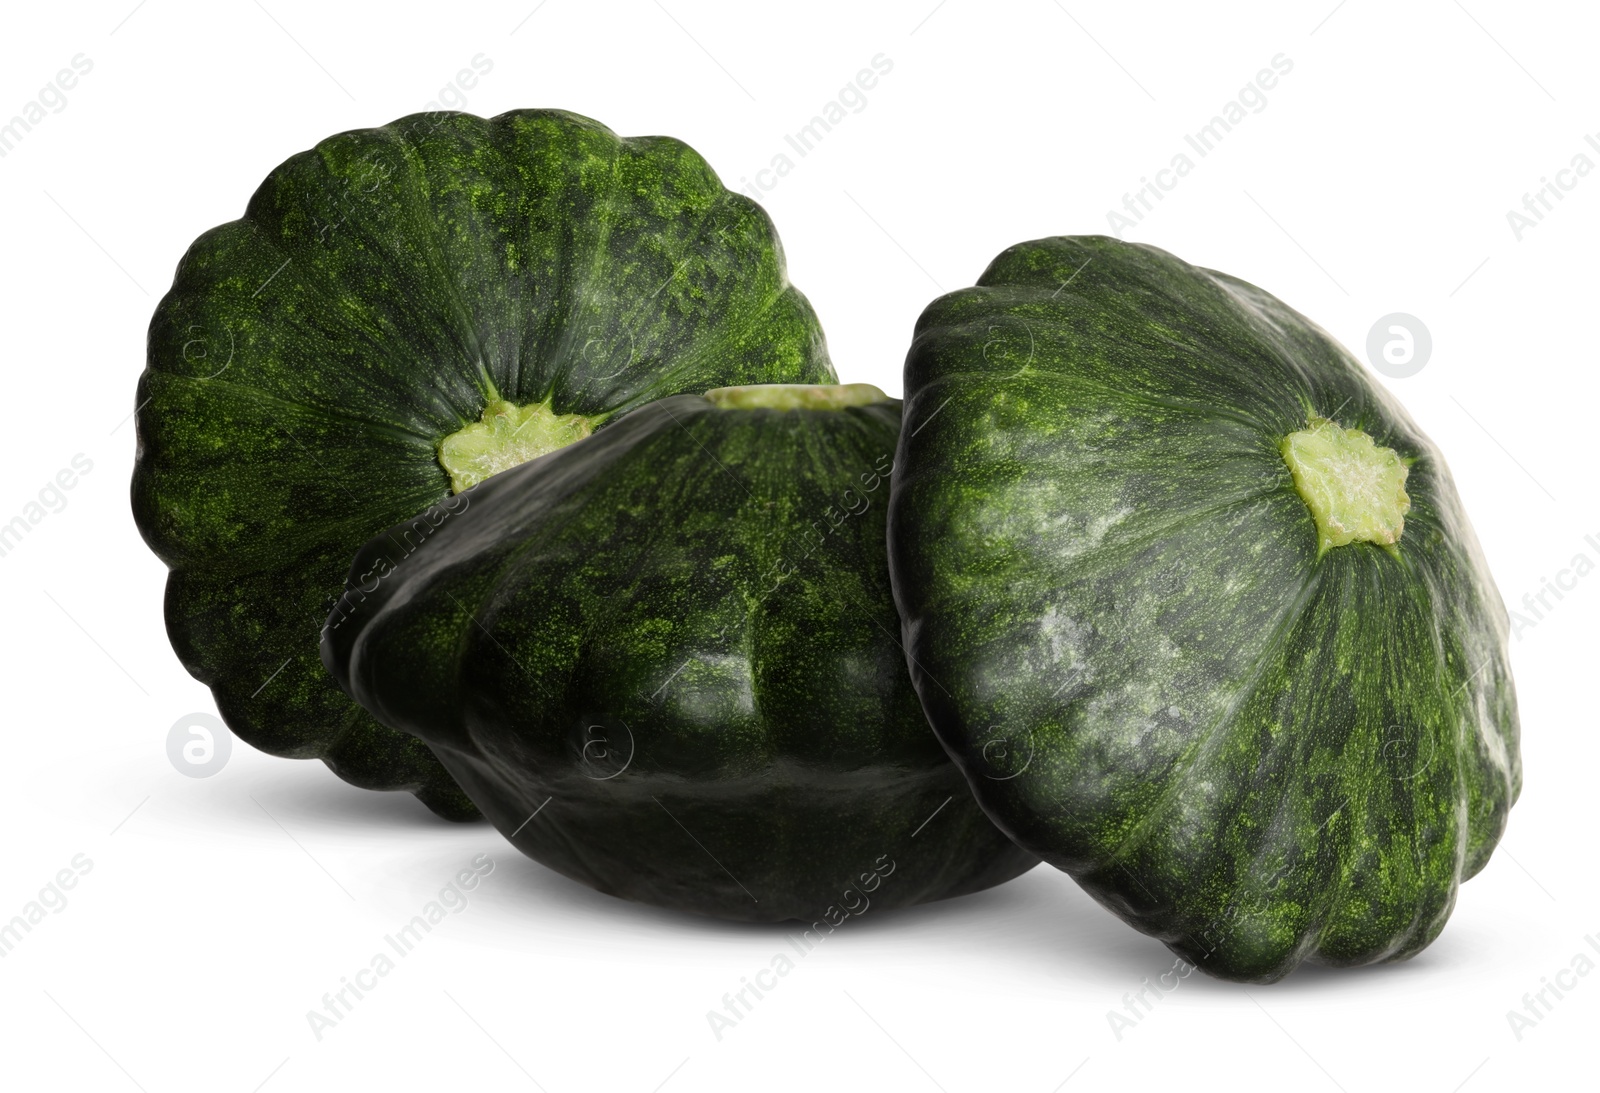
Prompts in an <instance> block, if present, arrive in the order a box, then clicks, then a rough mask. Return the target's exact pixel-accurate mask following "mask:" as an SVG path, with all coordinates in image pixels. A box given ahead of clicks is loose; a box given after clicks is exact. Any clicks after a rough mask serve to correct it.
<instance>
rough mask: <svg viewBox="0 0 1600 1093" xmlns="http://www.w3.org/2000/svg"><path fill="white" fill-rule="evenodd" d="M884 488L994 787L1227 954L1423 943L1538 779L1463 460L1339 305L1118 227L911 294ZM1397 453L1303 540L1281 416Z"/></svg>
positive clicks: (983, 776) (1140, 911) (1062, 849)
mask: <svg viewBox="0 0 1600 1093" xmlns="http://www.w3.org/2000/svg"><path fill="white" fill-rule="evenodd" d="M905 392H906V416H905V428H904V432H903V434H902V437H901V443H900V447H899V449H898V454H897V457H896V470H895V481H894V488H893V496H892V500H891V505H890V515H889V544H890V568H891V573H892V575H893V581H894V589H895V595H896V602H897V604H898V606H899V608H900V611H901V615H902V619H903V625H904V634H905V644H906V652H907V658H908V663H909V664H910V667H911V670H912V674H913V678H914V680H915V682H916V687H917V691H918V694H919V695H920V697H921V699H922V703H923V708H924V709H925V710H926V712H927V714H928V716H929V720H930V721H931V722H932V724H933V726H934V728H935V730H936V732H937V733H938V735H939V737H940V739H941V740H942V741H943V743H944V744H945V746H946V748H948V749H949V751H950V753H951V755H952V756H953V757H954V758H955V760H956V761H957V762H958V763H959V764H960V765H961V766H962V768H963V770H964V771H965V772H966V774H967V776H968V780H969V782H970V783H971V785H972V787H973V790H974V792H975V793H976V794H977V796H978V798H979V800H980V802H981V803H982V805H983V807H984V808H985V810H986V811H987V812H988V813H989V815H990V816H991V817H992V818H993V819H994V820H995V821H996V822H997V823H998V824H999V825H1000V826H1001V827H1003V828H1004V829H1005V830H1006V831H1007V833H1009V834H1010V835H1011V836H1012V838H1014V839H1016V840H1017V842H1018V843H1019V844H1020V845H1022V846H1024V847H1026V848H1027V849H1029V850H1032V851H1034V852H1035V853H1037V854H1039V855H1040V856H1041V857H1043V858H1044V859H1045V860H1046V861H1048V862H1050V863H1051V864H1053V865H1056V866H1057V867H1059V868H1061V869H1064V870H1066V871H1067V872H1068V873H1070V874H1071V875H1072V876H1073V877H1074V878H1076V879H1077V880H1078V881H1079V883H1081V884H1082V885H1083V886H1084V887H1085V888H1086V889H1087V890H1088V891H1089V892H1090V893H1091V894H1093V895H1094V897H1095V898H1096V899H1098V900H1099V901H1100V902H1101V903H1103V904H1104V905H1105V906H1106V907H1108V908H1110V909H1111V910H1112V911H1113V912H1115V913H1116V914H1118V915H1119V916H1121V917H1122V918H1123V919H1125V920H1126V921H1128V922H1129V923H1131V924H1132V925H1133V926H1135V927H1137V928H1138V929H1140V930H1142V931H1144V932H1145V933H1147V934H1150V935H1152V936H1154V937H1157V938H1159V939H1161V940H1162V941H1164V942H1166V944H1167V945H1168V946H1170V947H1171V948H1172V949H1173V950H1174V951H1175V952H1176V953H1178V954H1179V955H1181V956H1183V957H1184V958H1186V959H1188V960H1190V961H1192V962H1193V963H1195V964H1197V965H1199V966H1200V967H1201V968H1203V969H1205V970H1206V971H1208V972H1210V973H1212V974H1214V975H1217V976H1221V977H1225V978H1230V979H1239V980H1249V981H1260V982H1265V981H1270V980H1274V979H1277V978H1279V977H1281V976H1283V975H1285V974H1287V973H1288V972H1289V971H1290V970H1291V969H1293V968H1294V967H1295V965H1296V964H1298V963H1299V962H1300V961H1301V960H1303V959H1313V960H1316V961H1319V962H1323V963H1327V964H1333V965H1356V964H1365V963H1369V962H1374V961H1384V960H1399V959H1403V958H1405V957H1408V956H1411V955H1414V954H1415V953H1417V952H1418V951H1420V950H1421V949H1422V948H1423V947H1424V946H1426V945H1427V944H1428V943H1429V942H1430V941H1432V940H1433V938H1434V937H1435V936H1436V935H1437V934H1438V932H1439V931H1440V929H1442V928H1443V926H1444V923H1445V920H1446V918H1447V917H1448V915H1449V913H1450V910H1451V908H1452V907H1453V905H1454V902H1455V898H1456V891H1457V888H1458V886H1459V884H1460V882H1461V881H1462V880H1464V879H1466V878H1468V877H1471V876H1472V875H1473V874H1474V873H1476V872H1477V871H1478V870H1479V869H1481V868H1483V866H1484V864H1485V863H1486V862H1487V861H1488V859H1489V855H1490V853H1491V851H1492V850H1493V848H1494V846H1495V844H1496V842H1497V841H1498V839H1499V837H1500V834H1501V832H1502V830H1503V829H1504V826H1505V823H1506V818H1507V813H1508V812H1509V810H1510V808H1511V805H1512V803H1513V802H1514V801H1515V800H1516V798H1517V794H1518V792H1519V790H1520V788H1521V766H1520V760H1519V758H1518V743H1517V742H1518V724H1517V713H1516V700H1515V696H1514V693H1513V688H1512V681H1511V673H1510V668H1509V665H1508V662H1507V655H1506V642H1507V620H1506V614H1505V609H1504V607H1503V606H1502V604H1501V602H1500V598H1499V595H1498V594H1497V592H1496V591H1495V589H1494V585H1493V583H1492V582H1491V580H1490V577H1489V574H1488V570H1487V568H1486V566H1485V564H1484V561H1483V558H1482V556H1481V554H1480V552H1479V548H1478V545H1477V542H1476V540H1475V538H1474V536H1473V533H1472V530H1471V528H1470V527H1469V525H1468V523H1467V520H1466V516H1465V514H1464V513H1463V511H1462V508H1461V503H1460V500H1459V498H1458V497H1457V495H1456V491H1455V488H1454V486H1453V485H1452V483H1451V480H1450V475H1449V472H1448V471H1447V470H1446V468H1445V465H1444V461H1443V460H1442V459H1441V457H1440V455H1439V453H1438V451H1437V450H1436V449H1435V448H1434V447H1433V445H1432V444H1431V443H1429V441H1428V440H1427V438H1426V437H1424V436H1423V435H1422V433H1421V432H1420V431H1419V430H1418V429H1417V427H1416V425H1415V424H1413V423H1412V421H1411V420H1410V419H1409V418H1408V417H1407V416H1406V414H1405V412H1404V411H1403V410H1402V409H1401V408H1400V407H1399V406H1398V405H1397V404H1396V403H1395V402H1394V401H1393V400H1392V399H1391V398H1389V397H1388V396H1387V395H1385V394H1384V393H1383V392H1382V391H1381V390H1379V389H1378V388H1376V387H1375V386H1374V385H1373V384H1371V383H1369V382H1368V381H1367V379H1366V378H1365V376H1364V375H1363V374H1362V370H1361V368H1360V366H1359V365H1358V364H1357V363H1356V362H1355V361H1354V360H1353V359H1352V358H1351V357H1350V355H1349V354H1348V353H1347V352H1346V351H1345V350H1344V349H1343V348H1341V347H1340V346H1339V345H1338V344H1337V343H1336V342H1334V341H1333V339H1332V338H1331V337H1330V336H1329V335H1328V334H1327V333H1326V332H1324V331H1323V330H1321V329H1320V328H1318V327H1316V326H1315V325H1313V324H1312V323H1311V322H1310V321H1308V320H1307V319H1306V318H1304V317H1303V316H1301V315H1299V314H1297V313H1296V312H1294V311H1292V310H1291V309H1290V308H1288V307H1287V306H1285V305H1284V304H1283V303H1282V302H1280V301H1278V300H1277V299H1275V298H1273V297H1272V296H1270V295H1268V294H1267V293H1265V292H1263V291H1262V290H1260V289H1258V288H1255V287H1254V286H1251V285H1248V284H1245V283H1244V282H1242V281H1239V280H1236V279H1235V278H1232V277H1228V276H1226V275H1223V274H1219V273H1214V272H1212V271H1208V270H1203V269H1199V268H1196V267H1194V266H1190V265H1188V264H1187V263H1184V262H1182V261H1180V260H1178V259H1177V258H1175V257H1173V256H1172V255H1170V254H1167V253H1166V252H1164V251H1161V250H1157V249H1155V248H1153V247H1147V246H1141V245H1135V244H1130V243H1122V242H1119V241H1117V240H1114V239H1109V238H1105V237H1069V238H1055V239H1043V240H1038V241H1036V242H1031V243H1024V244H1020V245H1018V246H1015V247H1012V248H1010V249H1009V250H1007V251H1005V252H1004V253H1002V254H1001V255H1000V256H999V257H998V258H996V259H995V260H994V262H993V263H992V264H991V265H990V267H989V269H988V270H987V271H986V272H985V273H984V275H983V277H982V278H981V279H980V280H979V282H978V285H977V287H974V288H970V289H963V290H961V291H958V292H954V293H951V294H949V295H947V296H944V297H942V298H940V299H938V300H936V301H934V303H933V304H931V305H930V306H929V307H928V309H927V310H926V311H925V312H924V313H923V315H922V317H921V319H920V320H919V322H918V324H917V328H916V335H915V340H914V342H913V344H912V347H911V350H910V353H909V355H908V356H907V359H906V368H905ZM1311 414H1318V415H1321V416H1324V417H1328V418H1331V419H1334V420H1336V421H1338V422H1339V423H1341V424H1342V425H1344V426H1345V427H1347V428H1360V429H1362V430H1364V431H1365V432H1367V433H1368V434H1369V435H1370V436H1371V437H1372V438H1373V439H1374V440H1375V441H1376V442H1377V443H1378V444H1380V445H1383V446H1386V447H1390V448H1393V449H1395V450H1396V451H1397V452H1398V453H1399V454H1400V455H1401V456H1402V457H1403V458H1405V459H1408V460H1411V461H1412V462H1411V466H1410V477H1409V480H1408V481H1407V483H1406V489H1407V491H1408V493H1409V494H1410V497H1411V504H1412V507H1411V510H1410V512H1409V513H1408V514H1407V515H1406V517H1405V530H1404V533H1403V535H1402V537H1401V539H1400V541H1399V542H1398V543H1397V544H1395V547H1394V549H1393V553H1390V552H1389V551H1386V550H1385V549H1384V548H1381V547H1378V546H1374V545H1373V544H1371V543H1365V542H1356V543H1351V544H1348V545H1346V546H1339V547H1334V548H1332V549H1330V550H1328V551H1327V552H1326V554H1324V555H1323V556H1321V557H1320V558H1319V557H1318V538H1317V532H1316V528H1315V526H1314V522H1313V519H1312V516H1311V513H1310V511H1309V509H1308V508H1307V506H1306V504H1305V502H1304V501H1302V500H1301V498H1300V496H1299V494H1298V493H1297V492H1296V490H1295V487H1294V484H1293V481H1292V479H1291V476H1290V473H1289V470H1288V467H1287V466H1286V464H1285V463H1284V460H1283V458H1282V457H1281V456H1280V454H1279V451H1278V447H1277V445H1278V441H1279V440H1280V439H1281V438H1282V437H1283V436H1284V435H1286V434H1288V433H1291V432H1294V431H1296V430H1299V429H1302V428H1304V427H1305V423H1306V420H1307V418H1308V416H1309V415H1311Z"/></svg>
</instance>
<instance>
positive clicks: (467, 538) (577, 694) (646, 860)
mask: <svg viewBox="0 0 1600 1093" xmlns="http://www.w3.org/2000/svg"><path fill="white" fill-rule="evenodd" d="M899 410H900V407H899V403H898V402H897V401H895V400H892V399H888V398H886V397H885V396H884V395H883V393H882V392H880V391H877V390H876V389H873V388H870V387H867V386H866V385H859V384H858V385H851V386H849V387H843V388H841V387H820V388H819V387H806V386H798V387H796V386H777V387H773V388H759V387H756V388H751V387H743V388H738V389H734V390H729V391H712V392H710V393H709V394H708V396H706V397H700V396H695V395H682V396H677V397H674V398H669V399H664V400H662V401H660V402H658V403H656V404H654V405H652V406H648V407H645V408H644V409H642V410H638V411H636V412H634V413H633V414H631V415H629V416H628V417H627V418H625V419H623V420H621V421H619V422H617V423H616V424H615V425H613V426H611V427H609V428H607V429H605V430H604V431H602V432H599V433H596V434H595V435H594V436H592V437H590V438H589V439H587V440H584V441H582V442H580V443H578V444H574V445H572V446H571V447H568V448H565V449H562V450H561V451H558V452H555V453H553V454H551V455H547V456H545V457H544V458H542V459H539V460H536V461H534V462H532V463H528V464H525V465H523V466H521V467H518V468H516V469H514V470H510V471H507V472H505V473H504V474H501V475H497V476H496V477H494V478H491V479H489V480H488V481H486V482H484V483H483V485H481V486H479V487H478V488H477V489H475V490H473V491H471V492H470V493H467V494H462V495H461V496H459V497H457V498H454V499H452V500H451V501H448V502H446V503H445V504H444V505H441V506H439V507H438V508H436V509H434V510H431V511H430V513H429V515H428V518H427V522H428V523H430V524H431V525H433V526H434V528H435V530H434V531H433V532H432V534H430V535H428V536H427V537H426V538H425V539H419V540H415V541H413V540H411V539H408V538H407V536H408V533H409V531H410V528H409V526H407V525H402V526H400V527H397V528H395V529H393V530H392V531H391V532H390V533H388V534H386V535H381V536H378V537H376V538H375V539H373V540H372V542H370V543H369V544H367V546H365V547H364V548H362V550H361V552H360V554H359V555H358V556H357V558H356V561H355V565H354V567H353V568H352V570H351V575H350V588H349V590H348V591H347V592H346V594H345V596H344V598H343V599H342V601H341V602H340V604H339V607H338V608H337V609H336V610H335V612H334V613H333V615H332V616H331V617H330V619H329V623H328V628H327V638H326V641H325V643H324V646H323V653H324V658H325V661H326V663H327V665H328V668H329V671H330V672H331V673H332V674H333V675H334V676H335V677H337V678H338V679H339V680H340V682H341V683H342V684H343V685H344V686H345V687H346V688H347V689H348V690H349V691H350V693H351V694H352V695H354V696H355V697H356V698H357V699H359V700H360V702H361V703H362V705H363V706H365V707H367V708H368V709H370V710H372V711H373V712H374V713H375V714H376V715H377V716H378V717H379V718H380V719H381V720H382V721H383V723H385V724H387V725H390V726H393V727H394V728H396V729H399V730H402V731H405V732H407V733H412V734H415V735H416V736H417V737H419V738H420V739H422V740H425V741H427V743H428V744H429V745H431V746H432V748H433V750H434V751H435V752H436V753H437V754H438V755H439V757H440V758H441V759H442V760H443V761H444V763H445V766H446V767H447V768H448V769H449V770H450V772H451V773H452V774H453V775H455V777H456V779H457V780H458V781H459V782H460V784H461V785H462V786H463V787H464V788H465V789H466V790H467V792H468V793H469V794H470V795H471V797H472V799H473V800H474V801H476V802H477V804H478V805H479V807H481V808H482V809H483V812H484V814H485V815H487V816H488V817H489V819H490V820H492V821H493V822H494V823H495V825H496V826H497V827H499V828H500V830H501V831H502V832H503V833H504V834H505V835H506V836H507V837H508V838H509V839H510V840H511V841H512V842H513V843H515V844H516V845H517V847H518V848H519V849H521V850H522V851H523V852H524V853H526V854H528V855H529V856H530V857H532V858H534V859H536V860H538V861H540V862H542V863H544V864H545V865H547V866H549V867H551V868H552V869H556V870H559V871H560V872H562V873H564V874H566V875H567V876H569V877H573V878H575V879H577V880H580V881H582V882H583V883H585V884H588V885H591V886H593V887H595V888H598V889H600V890H601V891H604V892H610V893H612V894H614V895H618V896H622V897H625V898H628V899H634V900H639V901H642V902H646V903H652V904H657V905H660V906H666V907H674V908H678V909H681V910H688V911H695V912H699V913H702V914H709V915H716V916H720V917H723V918H733V919H748V920H763V921H772V920H782V919H800V920H802V921H821V922H824V923H829V924H830V926H831V925H836V924H837V923H835V922H831V920H832V919H837V918H839V915H840V913H841V912H842V913H843V914H848V915H854V914H860V913H863V912H865V911H866V909H867V908H868V907H869V906H870V907H873V908H879V909H882V908H887V907H895V906H903V905H907V904H912V903H918V902H922V901H925V900H932V899H938V898H941V897H945V896H952V895H957V894H960V893H962V892H971V891H976V890H977V889H980V888H985V887H988V886H990V885H993V884H997V883H999V882H1001V881H1003V880H1007V879H1009V878H1011V877H1013V876H1016V875H1017V874H1018V873H1020V872H1022V871H1023V870H1025V869H1027V868H1029V867H1030V866H1032V865H1034V864H1035V863H1036V862H1037V858H1035V857H1034V856H1033V855H1032V854H1029V853H1027V852H1026V851H1023V850H1020V849H1018V848H1017V847H1015V846H1013V845H1012V844H1011V843H1010V842H1009V841H1007V839H1006V838H1005V836H1004V835H1003V834H1001V833H1000V832H999V831H998V830H996V829H995V828H994V826H993V825H992V824H990V822H989V821H988V819H987V818H985V816H984V815H983V813H982V812H981V811H980V810H979V808H978V806H977V804H976V802H974V801H973V799H972V795H971V793H970V792H969V791H968V790H967V788H966V785H965V783H964V782H963V780H962V777H961V774H960V772H959V771H958V770H956V768H955V766H954V765H953V764H951V763H950V761H949V759H948V758H947V757H946V756H945V754H944V752H943V750H942V749H941V748H940V746H939V743H938V741H937V740H936V739H935V738H934V736H933V734H932V733H931V732H930V731H929V730H928V726H927V722H926V721H925V720H924V719H923V716H922V711H921V709H920V708H919V706H918V704H917V698H916V694H915V693H914V692H913V691H912V689H911V681H910V678H909V677H908V676H907V674H906V670H905V661H904V657H903V654H902V653H901V650H900V646H899V643H898V640H897V637H898V620H897V618H896V616H895V611H894V604H893V602H892V599H891V596H890V592H889V577H888V566H887V559H886V558H885V555H884V549H883V542H884V520H885V514H884V510H885V502H886V500H887V498H888V492H889V481H888V475H889V472H890V469H891V466H892V462H893V455H892V453H893V451H894V446H895V440H896V436H897V434H898V431H899V418H900V413H899ZM830 908H831V909H832V910H831V911H830Z"/></svg>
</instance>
